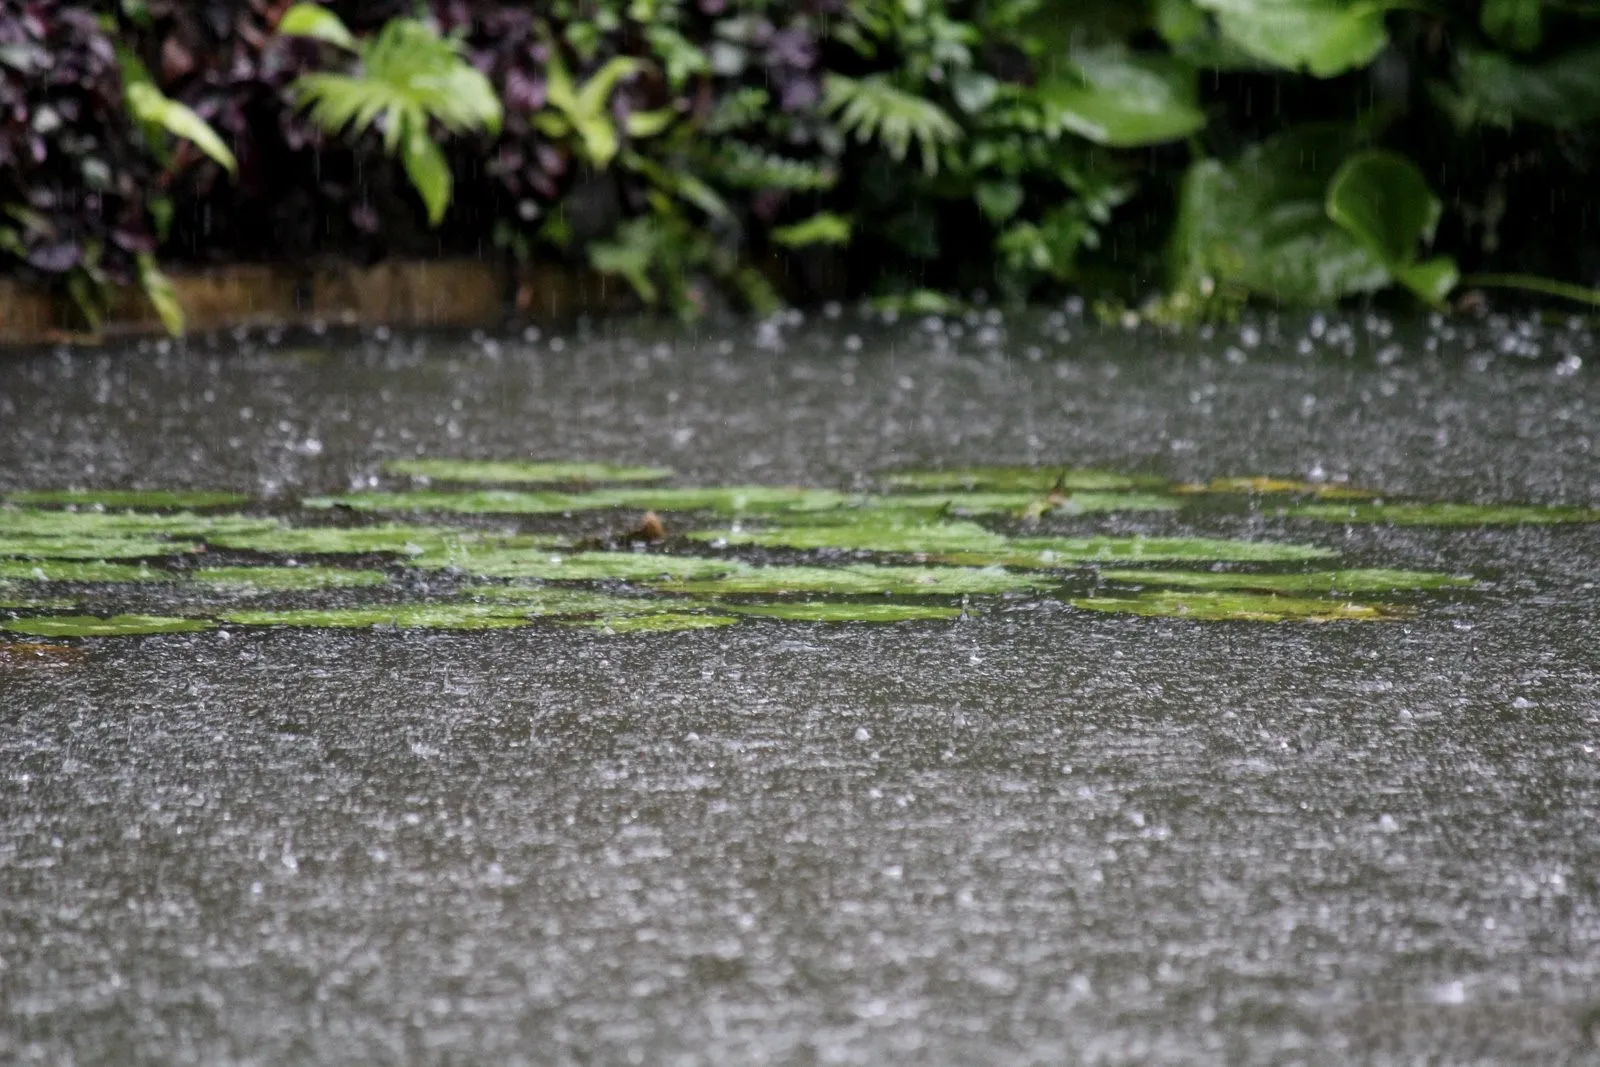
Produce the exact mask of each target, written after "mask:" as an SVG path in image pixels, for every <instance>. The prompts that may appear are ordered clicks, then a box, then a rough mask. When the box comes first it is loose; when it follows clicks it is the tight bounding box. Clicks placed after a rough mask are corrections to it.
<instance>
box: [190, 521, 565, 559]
mask: <svg viewBox="0 0 1600 1067" xmlns="http://www.w3.org/2000/svg"><path fill="white" fill-rule="evenodd" d="M207 540H208V541H209V542H210V543H211V544H212V545H214V546H216V547H218V548H232V549H240V550H243V551H249V552H261V553H265V554H268V555H276V556H365V555H379V554H382V555H397V556H421V555H424V554H432V555H435V556H440V555H443V556H449V555H452V554H455V553H460V552H467V551H472V550H474V549H476V548H478V547H480V546H481V547H484V548H495V549H499V548H508V547H509V548H537V547H548V546H553V545H560V544H563V543H565V538H561V537H557V536H553V535H542V534H507V533H494V532H489V531H482V530H468V529H460V528H452V527H448V526H421V525H414V524H410V523H384V524H382V525H378V526H299V527H286V526H278V527H274V528H273V529H270V530H262V531H250V532H243V533H229V534H220V535H217V536H213V537H210V538H208V539H207Z"/></svg>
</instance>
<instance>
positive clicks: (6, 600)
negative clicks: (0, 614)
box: [0, 590, 78, 611]
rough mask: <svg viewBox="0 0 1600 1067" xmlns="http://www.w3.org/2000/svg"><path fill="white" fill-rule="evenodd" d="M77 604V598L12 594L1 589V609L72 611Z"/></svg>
mask: <svg viewBox="0 0 1600 1067" xmlns="http://www.w3.org/2000/svg"><path fill="white" fill-rule="evenodd" d="M77 606H78V602H77V601H76V600H60V599H57V600H46V599H41V598H39V597H25V596H24V597H19V596H10V595H8V594H7V593H6V592H5V591H4V590H0V611H71V610H72V609H73V608H75V607H77Z"/></svg>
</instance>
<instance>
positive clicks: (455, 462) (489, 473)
mask: <svg viewBox="0 0 1600 1067" xmlns="http://www.w3.org/2000/svg"><path fill="white" fill-rule="evenodd" d="M383 469H384V470H386V471H388V472H389V473H390V474H404V475H409V476H411V477H413V478H431V479H433V480H435V481H441V482H489V483H498V484H502V485H559V484H562V483H565V482H584V483H597V484H598V483H603V482H657V481H660V480H661V479H663V478H670V477H672V471H670V470H668V469H667V468H665V467H625V466H619V465H617V464H614V463H524V462H520V461H517V460H476V459H397V460H393V461H391V462H389V463H385V464H384V465H383Z"/></svg>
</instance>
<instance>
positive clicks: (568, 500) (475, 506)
mask: <svg viewBox="0 0 1600 1067" xmlns="http://www.w3.org/2000/svg"><path fill="white" fill-rule="evenodd" d="M585 499H586V498H584V497H582V496H579V495H575V494H572V493H524V492H517V491H514V490H510V489H477V490H473V491H471V492H461V493H452V492H448V491H445V490H437V489H414V490H409V491H406V492H399V493H378V492H372V493H343V494H340V495H338V496H315V497H308V498H307V499H306V500H304V501H302V503H303V504H304V505H305V506H306V507H308V508H322V509H325V508H349V509H351V510H354V511H376V512H444V513H454V514H458V515H560V514H562V513H563V512H567V511H573V510H584V509H585V508H586V507H588V506H590V505H589V504H588V503H575V502H578V501H585ZM601 506H605V505H601Z"/></svg>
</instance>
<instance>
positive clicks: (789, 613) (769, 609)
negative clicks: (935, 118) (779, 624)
mask: <svg viewBox="0 0 1600 1067" xmlns="http://www.w3.org/2000/svg"><path fill="white" fill-rule="evenodd" d="M722 606H723V607H724V608H726V609H727V610H728V611H734V612H738V613H739V614H740V615H756V616H759V617H761V618H764V619H784V620H786V621H789V622H916V621H921V620H928V619H958V618H960V617H961V609H960V608H944V607H934V606H932V605H929V604H870V603H855V602H844V601H821V600H814V601H808V602H806V603H801V604H725V605H722Z"/></svg>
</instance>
